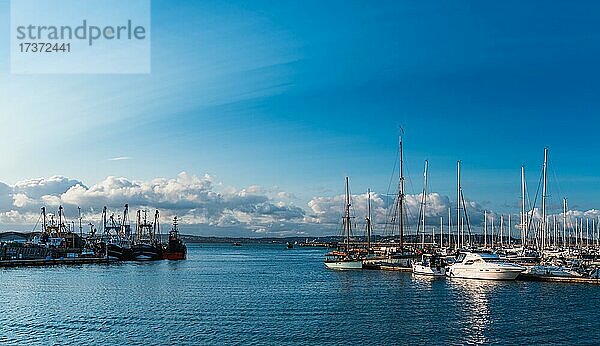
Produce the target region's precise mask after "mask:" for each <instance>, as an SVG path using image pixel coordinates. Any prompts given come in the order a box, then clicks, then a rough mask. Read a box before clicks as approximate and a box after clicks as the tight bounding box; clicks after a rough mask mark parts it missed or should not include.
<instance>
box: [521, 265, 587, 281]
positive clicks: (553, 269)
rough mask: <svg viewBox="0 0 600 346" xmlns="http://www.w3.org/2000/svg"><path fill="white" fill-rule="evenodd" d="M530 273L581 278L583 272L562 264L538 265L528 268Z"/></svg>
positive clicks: (543, 275)
mask: <svg viewBox="0 0 600 346" xmlns="http://www.w3.org/2000/svg"><path fill="white" fill-rule="evenodd" d="M527 274H528V275H533V276H542V277H562V278H580V277H583V274H581V273H579V272H577V271H576V270H575V269H572V268H569V267H565V266H560V265H538V266H533V267H531V268H529V269H528V270H527Z"/></svg>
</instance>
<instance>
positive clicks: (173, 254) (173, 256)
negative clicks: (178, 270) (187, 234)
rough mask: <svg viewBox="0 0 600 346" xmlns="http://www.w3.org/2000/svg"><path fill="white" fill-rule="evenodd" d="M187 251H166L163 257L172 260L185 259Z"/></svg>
mask: <svg viewBox="0 0 600 346" xmlns="http://www.w3.org/2000/svg"><path fill="white" fill-rule="evenodd" d="M185 256H186V254H185V251H165V252H163V259H166V260H170V261H180V260H184V259H185Z"/></svg>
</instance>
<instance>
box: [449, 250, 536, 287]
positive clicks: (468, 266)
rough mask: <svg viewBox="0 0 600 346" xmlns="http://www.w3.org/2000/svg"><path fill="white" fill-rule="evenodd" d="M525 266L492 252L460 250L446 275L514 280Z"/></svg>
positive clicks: (464, 277)
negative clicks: (508, 260) (505, 259)
mask: <svg viewBox="0 0 600 346" xmlns="http://www.w3.org/2000/svg"><path fill="white" fill-rule="evenodd" d="M523 271H525V267H523V266H520V265H517V264H514V263H510V262H506V261H504V260H502V259H501V258H500V257H498V255H496V254H492V253H477V252H462V253H460V255H459V256H458V259H457V260H456V263H454V264H453V265H451V266H450V267H449V268H448V269H447V271H446V275H447V276H449V277H451V278H462V279H480V280H514V279H516V278H517V276H519V274H520V273H522V272H523Z"/></svg>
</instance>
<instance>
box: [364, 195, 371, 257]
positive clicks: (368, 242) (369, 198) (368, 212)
mask: <svg viewBox="0 0 600 346" xmlns="http://www.w3.org/2000/svg"><path fill="white" fill-rule="evenodd" d="M365 221H366V222H367V249H370V248H371V189H369V190H368V191H367V218H366V220H365Z"/></svg>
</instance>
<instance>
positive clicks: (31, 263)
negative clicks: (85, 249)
mask: <svg viewBox="0 0 600 346" xmlns="http://www.w3.org/2000/svg"><path fill="white" fill-rule="evenodd" d="M110 262H112V261H111V260H109V259H108V258H99V257H91V258H85V257H81V258H56V259H17V260H2V261H0V268H14V267H46V266H58V265H81V264H101V263H110Z"/></svg>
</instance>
